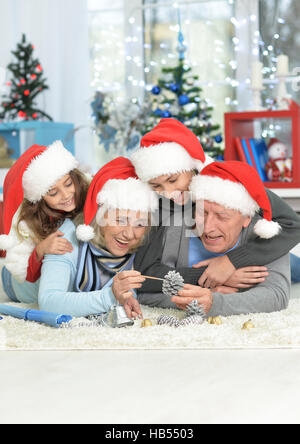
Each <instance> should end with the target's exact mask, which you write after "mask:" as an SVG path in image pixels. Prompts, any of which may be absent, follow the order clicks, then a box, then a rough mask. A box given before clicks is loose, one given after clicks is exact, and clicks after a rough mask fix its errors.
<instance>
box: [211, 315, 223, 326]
mask: <svg viewBox="0 0 300 444" xmlns="http://www.w3.org/2000/svg"><path fill="white" fill-rule="evenodd" d="M212 323H213V324H214V325H222V324H223V321H222V319H221V318H220V316H216V317H215V318H213V321H212Z"/></svg>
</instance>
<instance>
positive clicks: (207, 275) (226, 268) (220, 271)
mask: <svg viewBox="0 0 300 444" xmlns="http://www.w3.org/2000/svg"><path fill="white" fill-rule="evenodd" d="M206 266H207V269H206V270H205V271H204V273H203V274H202V276H201V278H200V279H199V281H198V284H199V285H200V287H205V288H215V287H217V286H218V285H223V284H224V283H225V282H226V281H227V280H228V279H229V278H230V276H231V275H232V274H233V273H234V272H235V267H234V265H233V264H232V263H231V262H230V260H229V259H228V257H227V256H219V257H214V258H213V259H208V260H207V261H202V262H199V263H198V264H195V265H193V268H200V267H206Z"/></svg>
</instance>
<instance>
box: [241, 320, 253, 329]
mask: <svg viewBox="0 0 300 444" xmlns="http://www.w3.org/2000/svg"><path fill="white" fill-rule="evenodd" d="M252 328H255V326H254V325H253V324H252V321H251V319H250V320H249V321H247V322H245V324H244V325H243V327H242V330H251V329H252Z"/></svg>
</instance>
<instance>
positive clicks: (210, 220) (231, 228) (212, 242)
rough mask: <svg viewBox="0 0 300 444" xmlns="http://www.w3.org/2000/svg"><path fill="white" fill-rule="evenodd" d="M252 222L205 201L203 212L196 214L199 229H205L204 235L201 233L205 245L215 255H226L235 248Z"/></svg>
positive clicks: (232, 211) (245, 217)
mask: <svg viewBox="0 0 300 444" xmlns="http://www.w3.org/2000/svg"><path fill="white" fill-rule="evenodd" d="M200 207H201V205H200ZM250 221H251V218H250V217H248V216H243V215H242V214H241V213H240V212H239V211H236V210H229V209H227V208H225V207H223V206H222V205H219V204H216V203H214V202H209V201H204V206H203V212H197V213H196V223H197V227H201V225H202V227H203V233H202V234H201V235H200V233H199V235H200V238H201V240H202V242H203V245H204V247H205V248H206V249H207V250H209V251H212V252H214V253H225V252H226V251H228V250H230V249H231V248H233V247H234V246H235V244H236V243H237V241H238V239H239V236H240V233H241V231H242V229H243V228H246V227H248V225H249V224H250Z"/></svg>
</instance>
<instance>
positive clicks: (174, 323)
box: [157, 315, 179, 327]
mask: <svg viewBox="0 0 300 444" xmlns="http://www.w3.org/2000/svg"><path fill="white" fill-rule="evenodd" d="M157 324H158V325H169V326H170V327H179V320H178V319H177V318H174V316H168V315H161V316H160V317H159V318H158V319H157Z"/></svg>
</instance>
